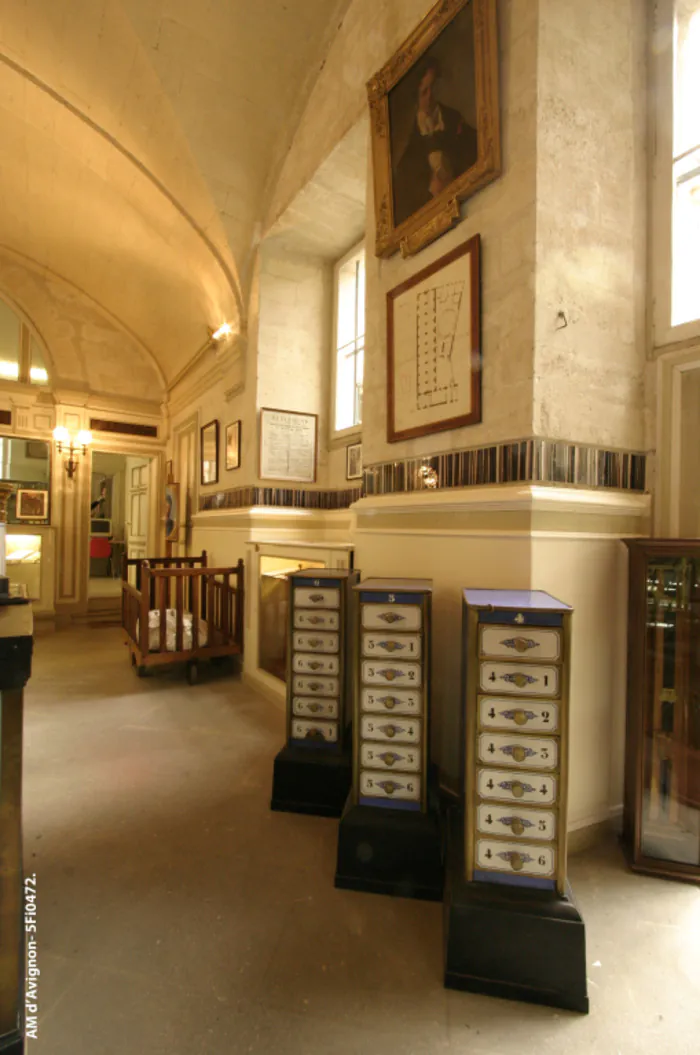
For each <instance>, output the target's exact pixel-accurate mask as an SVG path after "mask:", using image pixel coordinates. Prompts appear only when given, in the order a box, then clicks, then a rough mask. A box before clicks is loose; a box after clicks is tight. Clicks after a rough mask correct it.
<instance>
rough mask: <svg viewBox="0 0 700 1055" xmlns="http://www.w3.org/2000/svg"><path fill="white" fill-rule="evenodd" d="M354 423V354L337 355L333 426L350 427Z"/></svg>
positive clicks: (337, 427) (338, 427) (339, 427)
mask: <svg viewBox="0 0 700 1055" xmlns="http://www.w3.org/2000/svg"><path fill="white" fill-rule="evenodd" d="M354 424H355V355H354V353H353V354H351V355H342V354H341V355H339V356H338V368H337V375H336V395H335V427H336V429H350V428H352V426H353V425H354Z"/></svg>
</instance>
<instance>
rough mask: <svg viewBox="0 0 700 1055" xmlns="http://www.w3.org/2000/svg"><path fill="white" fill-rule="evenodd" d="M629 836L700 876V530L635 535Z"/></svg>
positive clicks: (666, 862) (646, 862)
mask: <svg viewBox="0 0 700 1055" xmlns="http://www.w3.org/2000/svg"><path fill="white" fill-rule="evenodd" d="M626 545H627V547H628V550H629V557H630V567H629V629H628V656H627V734H626V756H625V803H624V822H623V841H624V844H625V848H626V851H627V855H628V858H629V861H630V864H631V866H632V867H633V868H634V869H636V870H638V871H641V872H650V873H655V874H658V875H663V876H667V877H672V878H677V879H685V880H690V881H693V880H694V881H696V882H700V540H697V539H691V540H686V539H631V540H627V541H626Z"/></svg>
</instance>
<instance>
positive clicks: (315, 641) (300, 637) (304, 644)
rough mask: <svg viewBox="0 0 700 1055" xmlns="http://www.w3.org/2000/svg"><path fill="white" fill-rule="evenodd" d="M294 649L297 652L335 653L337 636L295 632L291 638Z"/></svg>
mask: <svg viewBox="0 0 700 1055" xmlns="http://www.w3.org/2000/svg"><path fill="white" fill-rule="evenodd" d="M292 641H293V644H294V648H295V649H296V650H297V651H299V652H337V651H338V641H339V637H338V634H324V633H321V632H320V631H319V632H318V633H308V632H307V631H303V630H295V631H294V635H293V638H292Z"/></svg>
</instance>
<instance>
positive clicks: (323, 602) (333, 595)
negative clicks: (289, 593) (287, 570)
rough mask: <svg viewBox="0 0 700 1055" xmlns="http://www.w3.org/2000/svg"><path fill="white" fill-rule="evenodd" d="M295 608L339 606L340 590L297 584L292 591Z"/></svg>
mask: <svg viewBox="0 0 700 1055" xmlns="http://www.w3.org/2000/svg"><path fill="white" fill-rule="evenodd" d="M294 606H295V607H296V608H340V590H324V589H323V587H318V589H317V588H316V587H313V586H311V587H308V586H299V587H297V589H296V590H295V591H294Z"/></svg>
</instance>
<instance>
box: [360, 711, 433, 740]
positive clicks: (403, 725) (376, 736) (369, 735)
mask: <svg viewBox="0 0 700 1055" xmlns="http://www.w3.org/2000/svg"><path fill="white" fill-rule="evenodd" d="M360 729H361V735H362V737H363V738H366V739H368V740H386V741H387V742H389V743H391V742H392V741H396V742H397V743H405V744H418V743H420V720H419V719H418V718H382V717H377V718H374V717H369V716H367V715H364V716H363V718H362V721H361V724H360Z"/></svg>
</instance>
